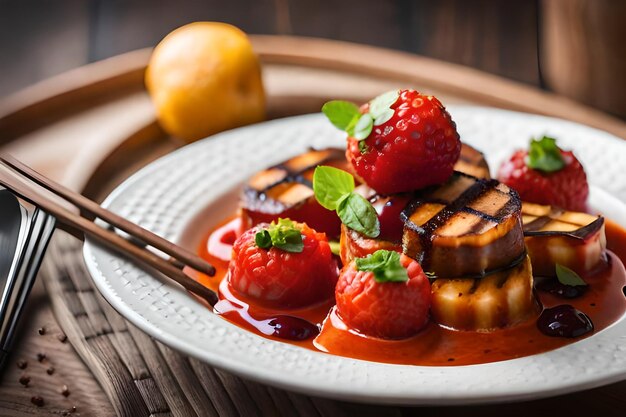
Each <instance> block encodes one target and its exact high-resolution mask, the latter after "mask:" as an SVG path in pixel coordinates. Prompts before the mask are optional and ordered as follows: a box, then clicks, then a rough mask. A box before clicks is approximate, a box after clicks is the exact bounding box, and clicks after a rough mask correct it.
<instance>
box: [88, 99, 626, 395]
mask: <svg viewBox="0 0 626 417" xmlns="http://www.w3.org/2000/svg"><path fill="white" fill-rule="evenodd" d="M449 110H450V113H451V114H452V117H453V119H454V120H455V121H456V122H457V124H458V127H459V131H460V134H461V138H462V140H463V141H465V142H467V143H469V144H471V145H473V146H475V147H477V148H478V149H481V150H482V151H484V152H485V153H486V155H487V157H488V159H490V162H491V163H493V162H494V158H501V157H502V155H503V154H504V153H508V152H510V151H512V150H513V149H514V148H516V147H523V146H526V145H527V143H528V139H529V137H530V136H537V135H542V134H544V133H545V134H549V135H552V136H555V137H557V138H558V139H559V143H560V144H561V145H562V146H564V147H565V148H572V149H574V150H575V152H576V154H577V155H578V157H579V158H580V159H581V160H582V163H583V164H584V166H585V167H586V170H587V173H588V176H589V180H590V182H591V183H592V184H593V185H595V186H596V187H594V188H593V189H592V193H591V203H592V205H593V206H594V207H596V208H598V209H600V211H602V212H603V213H605V214H606V215H607V216H608V217H610V218H612V219H613V220H617V221H618V222H619V223H621V224H622V225H623V226H626V208H625V206H624V205H623V203H622V202H620V201H619V200H622V201H626V180H625V177H624V174H625V173H626V172H625V170H624V165H623V163H624V162H623V161H625V160H626V142H625V141H622V140H620V139H618V138H616V137H614V136H611V135H609V134H607V133H604V132H602V131H599V130H595V129H592V128H589V127H585V126H581V125H578V124H574V123H570V122H566V121H563V120H557V119H552V118H547V117H542V116H536V115H529V114H522V113H514V112H508V111H502V110H496V109H491V108H480V107H465V106H461V107H458V106H450V108H449ZM343 143H344V141H343V137H342V134H341V133H340V132H338V131H336V130H335V129H334V128H333V127H332V126H331V125H330V123H328V122H326V120H325V119H324V118H323V116H321V115H320V114H313V115H307V116H300V117H293V118H287V119H282V120H275V121H271V122H267V123H262V124H258V125H253V126H248V127H245V128H241V129H236V130H232V131H229V132H225V133H221V134H219V135H216V136H214V137H212V138H210V139H207V140H204V141H201V142H198V143H195V144H193V145H190V146H187V147H185V148H183V149H181V150H179V151H176V152H174V153H172V154H170V155H168V156H166V157H164V158H162V159H160V160H158V161H156V162H155V163H153V164H150V165H149V166H148V167H146V168H144V169H143V170H141V171H140V172H139V173H137V174H136V175H134V176H133V177H131V178H130V179H128V180H127V181H126V182H124V183H123V184H122V185H121V186H120V187H119V188H118V189H117V190H115V191H114V192H113V193H112V194H111V196H109V198H107V200H106V202H105V204H104V205H105V206H106V207H108V208H110V209H111V210H113V211H115V212H117V213H120V214H121V215H123V216H126V217H127V218H129V219H130V220H132V221H134V222H137V223H139V224H141V225H142V226H144V227H147V228H149V229H151V230H153V231H154V232H156V233H158V234H159V235H161V236H164V237H165V238H167V239H170V240H173V241H177V242H181V243H183V244H185V245H187V246H188V247H190V248H194V247H195V246H196V244H197V243H198V242H199V240H200V238H201V234H202V233H204V232H205V231H206V230H208V228H209V227H210V226H212V225H214V224H215V223H217V222H219V221H220V220H222V219H223V218H224V217H225V216H228V215H229V214H231V213H232V210H234V208H235V207H236V204H237V192H238V190H239V187H240V185H241V184H242V183H243V182H244V181H245V180H246V179H247V178H248V177H249V176H250V175H251V174H253V173H254V172H256V171H257V170H259V169H262V168H265V167H267V166H270V165H272V164H275V163H278V162H280V161H282V160H284V159H286V158H287V157H289V156H293V155H295V154H298V153H300V152H303V151H304V150H306V148H307V147H309V146H315V147H324V146H331V145H335V146H342V144H343ZM493 167H494V165H492V169H493ZM602 190H605V191H606V192H603V191H602ZM190 225H193V226H190ZM84 255H85V260H86V262H87V266H88V268H89V271H90V272H91V274H92V276H93V279H94V281H95V283H96V285H97V287H98V289H99V290H100V291H101V292H102V294H103V295H104V297H105V298H106V299H107V300H108V301H109V302H110V303H111V305H113V307H114V308H115V309H116V310H117V311H119V312H120V313H121V314H122V315H123V316H124V317H126V318H127V319H128V320H130V321H131V322H133V323H134V324H135V325H136V326H138V327H139V328H141V329H142V330H144V331H145V332H147V333H148V334H150V335H151V336H153V337H155V338H156V339H158V340H160V341H161V342H163V343H165V344H167V345H169V346H172V347H173V348H175V349H178V350H180V351H181V352H184V353H186V354H189V355H191V356H194V357H196V358H199V359H201V360H204V361H206V362H207V363H210V364H212V365H214V366H217V367H220V368H223V369H225V370H228V371H231V372H233V373H236V374H239V375H241V376H243V377H245V378H251V379H254V380H257V381H260V382H263V383H267V384H271V385H274V386H278V387H283V388H286V389H291V390H296V391H300V392H303V393H307V394H311V395H318V396H327V397H333V398H340V399H345V400H354V401H365V402H376V403H394V404H469V403H485V402H500V401H511V400H522V399H530V398H538V397H546V396H551V395H556V394H560V393H565V392H571V391H574V390H581V389H585V388H591V387H595V386H599V385H602V384H607V383H610V382H614V381H618V380H621V379H625V378H626V320H624V318H622V319H621V320H620V321H619V322H618V323H615V324H614V325H612V326H611V327H609V328H607V329H605V330H603V331H601V332H599V333H597V334H595V335H593V336H591V337H589V338H587V339H584V340H581V341H579V342H576V343H574V344H571V345H568V346H566V347H563V348H560V349H557V350H553V351H550V352H547V353H543V354H539V355H534V356H529V357H525V358H520V359H514V360H509V361H503V362H497V363H489V364H483V365H471V366H457V367H422V366H402V365H388V364H381V363H374V362H367V361H360V360H354V359H348V358H343V357H338V356H332V355H328V354H324V353H321V352H314V351H310V350H307V349H303V348H298V347H295V346H292V345H289V344H286V343H280V342H275V341H271V340H268V339H265V338H262V337H260V336H257V335H255V334H253V333H250V332H248V331H245V330H242V329H240V328H238V327H237V326H235V325H232V324H230V323H228V322H227V321H226V320H223V319H221V318H220V317H218V316H215V315H213V314H212V313H211V312H210V311H209V310H208V309H206V308H205V307H203V306H202V305H200V304H199V303H197V302H196V301H194V299H193V298H191V297H190V296H188V295H187V294H186V293H185V291H184V290H181V289H179V288H177V287H176V286H174V285H171V284H169V283H167V282H166V281H164V280H162V279H161V278H159V277H156V276H154V275H151V274H149V273H146V272H145V271H143V270H142V269H140V268H138V267H136V266H135V265H134V264H133V263H131V262H129V261H127V260H125V259H124V258H121V257H119V256H117V255H115V254H113V253H111V252H109V251H107V250H105V249H102V248H100V247H98V246H97V245H96V244H94V243H93V241H91V240H87V242H86V243H85V250H84Z"/></svg>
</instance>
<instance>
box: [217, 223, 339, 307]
mask: <svg viewBox="0 0 626 417" xmlns="http://www.w3.org/2000/svg"><path fill="white" fill-rule="evenodd" d="M228 272H229V275H228V279H229V284H230V286H231V288H232V289H233V290H234V291H235V292H236V293H239V294H240V295H243V296H244V297H248V298H251V299H253V300H255V301H256V302H259V303H260V304H263V305H266V306H269V307H278V308H292V307H303V306H306V305H310V304H314V303H317V302H321V301H324V300H327V299H329V298H331V297H332V294H333V290H334V287H335V284H336V282H337V275H338V270H337V263H336V261H335V259H334V258H333V255H332V253H331V250H330V246H329V244H328V240H327V239H326V235H325V234H324V233H318V232H316V231H315V230H313V229H311V228H310V227H308V226H307V225H306V224H304V223H295V222H292V221H290V220H286V219H279V220H278V222H277V223H272V224H267V223H262V224H259V225H257V226H255V227H253V228H252V229H249V230H247V231H246V232H244V233H243V234H242V235H241V236H240V237H239V238H237V240H236V241H235V243H234V245H233V252H232V258H231V261H230V264H229V267H228Z"/></svg>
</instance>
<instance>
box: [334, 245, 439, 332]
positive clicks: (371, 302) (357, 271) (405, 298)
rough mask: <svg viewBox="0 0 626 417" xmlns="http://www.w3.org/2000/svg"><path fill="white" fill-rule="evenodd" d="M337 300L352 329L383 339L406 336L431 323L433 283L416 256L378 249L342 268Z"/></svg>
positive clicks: (336, 292) (344, 317)
mask: <svg viewBox="0 0 626 417" xmlns="http://www.w3.org/2000/svg"><path fill="white" fill-rule="evenodd" d="M335 300H336V302H337V313H338V315H339V317H341V319H342V320H343V322H344V323H345V324H347V325H348V327H350V328H351V329H353V330H356V331H358V332H360V333H362V334H365V335H367V336H371V337H376V338H381V339H402V338H406V337H411V336H413V335H414V334H416V333H417V332H419V331H420V330H421V329H422V328H424V326H425V325H426V324H427V323H428V311H429V308H430V301H431V295H430V283H429V281H428V278H427V277H426V275H425V274H424V271H422V267H421V266H420V265H419V263H417V262H416V261H414V260H413V259H411V258H409V257H407V256H404V255H401V254H399V253H398V252H394V251H387V250H378V251H376V252H374V253H373V254H370V255H368V256H367V257H365V258H357V259H355V260H354V261H352V262H350V263H349V264H348V265H346V266H345V267H344V268H343V269H342V271H341V275H340V277H339V281H338V282H337V286H336V288H335Z"/></svg>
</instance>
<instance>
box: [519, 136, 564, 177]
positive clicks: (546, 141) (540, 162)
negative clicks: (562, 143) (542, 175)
mask: <svg viewBox="0 0 626 417" xmlns="http://www.w3.org/2000/svg"><path fill="white" fill-rule="evenodd" d="M526 165H528V167H529V168H532V169H536V170H539V171H543V172H555V171H559V170H560V169H562V168H563V167H564V166H565V161H563V156H562V155H561V150H560V149H559V147H558V146H556V139H554V138H550V137H548V136H544V137H542V138H541V139H539V140H535V139H531V141H530V149H529V151H528V160H527V161H526Z"/></svg>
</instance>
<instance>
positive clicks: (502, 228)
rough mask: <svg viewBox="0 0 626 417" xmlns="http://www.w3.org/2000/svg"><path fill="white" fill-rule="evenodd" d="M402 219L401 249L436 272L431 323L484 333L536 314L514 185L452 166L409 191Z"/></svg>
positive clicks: (531, 278) (530, 273)
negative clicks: (441, 177)
mask: <svg viewBox="0 0 626 417" xmlns="http://www.w3.org/2000/svg"><path fill="white" fill-rule="evenodd" d="M402 218H403V220H404V222H405V223H404V234H403V238H402V244H403V251H404V253H405V254H406V255H407V256H410V257H412V258H414V259H416V260H418V261H419V262H420V263H421V264H422V267H423V268H424V270H425V271H428V272H431V273H432V274H434V276H435V277H436V279H435V280H434V282H433V283H432V296H433V298H432V306H431V313H432V315H433V318H434V319H435V320H436V321H437V322H438V323H440V324H442V325H444V326H447V327H450V328H454V329H459V330H474V331H489V330H493V329H497V328H501V327H505V326H509V325H513V324H516V323H519V322H521V321H524V320H526V319H527V318H529V317H530V316H531V315H533V314H535V313H536V311H537V302H536V300H535V297H534V295H533V277H532V270H531V265H530V259H529V258H528V256H527V254H526V250H525V246H524V235H523V230H522V222H521V201H520V199H519V196H518V195H517V193H516V192H515V191H513V190H511V189H510V188H509V187H507V186H506V185H504V184H501V183H499V182H498V181H496V180H486V179H479V178H476V177H472V176H470V175H467V174H463V173H460V172H455V173H454V174H453V175H452V176H451V177H450V179H449V180H448V181H447V182H446V183H444V184H442V185H440V186H437V187H430V188H428V189H425V190H421V191H419V192H418V193H416V194H415V198H414V199H413V201H411V203H409V205H408V207H407V208H406V209H405V210H404V211H403V213H402Z"/></svg>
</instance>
